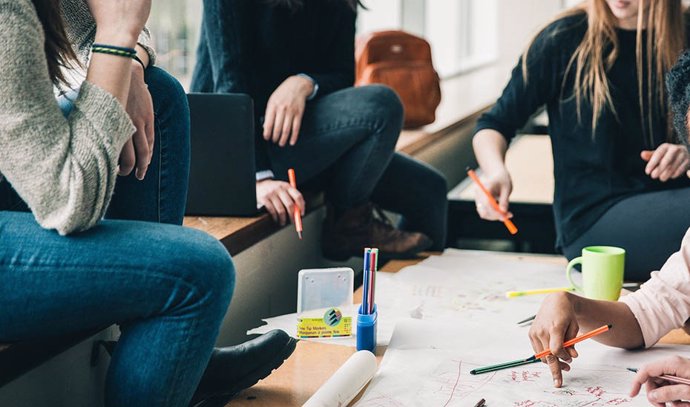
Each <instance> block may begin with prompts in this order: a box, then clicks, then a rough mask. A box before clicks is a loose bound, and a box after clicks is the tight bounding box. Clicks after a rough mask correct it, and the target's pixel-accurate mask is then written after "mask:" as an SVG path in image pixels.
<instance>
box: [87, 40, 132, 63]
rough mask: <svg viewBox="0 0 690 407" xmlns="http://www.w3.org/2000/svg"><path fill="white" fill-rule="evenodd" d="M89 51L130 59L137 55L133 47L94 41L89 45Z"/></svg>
mask: <svg viewBox="0 0 690 407" xmlns="http://www.w3.org/2000/svg"><path fill="white" fill-rule="evenodd" d="M91 52H95V53H98V54H108V55H115V56H120V57H125V58H132V59H134V58H135V57H136V56H137V51H136V50H135V49H134V48H127V47H118V46H115V45H107V44H96V43H94V44H93V45H92V46H91ZM142 65H143V64H142Z"/></svg>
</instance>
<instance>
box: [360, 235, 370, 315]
mask: <svg viewBox="0 0 690 407" xmlns="http://www.w3.org/2000/svg"><path fill="white" fill-rule="evenodd" d="M370 250H371V249H369V248H368V247H367V248H365V249H364V266H363V267H362V286H363V287H362V314H365V315H367V314H368V313H369V302H368V300H369V267H370V266H369V261H370V260H371V258H370V256H369V251H370Z"/></svg>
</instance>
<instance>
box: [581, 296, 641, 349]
mask: <svg viewBox="0 0 690 407" xmlns="http://www.w3.org/2000/svg"><path fill="white" fill-rule="evenodd" d="M568 295H569V296H570V300H571V301H572V302H573V306H574V308H575V315H576V316H577V322H578V324H579V325H580V331H581V332H587V331H591V330H593V329H596V328H599V327H600V326H602V325H607V324H611V325H613V328H612V329H611V330H610V331H608V332H607V333H605V334H602V335H599V336H597V337H596V338H595V339H596V340H597V341H599V342H601V343H603V344H605V345H609V346H615V347H617V348H625V349H636V348H640V347H643V346H644V338H643V336H642V330H641V329H640V325H639V323H638V322H637V319H636V318H635V316H634V315H633V313H632V311H630V308H628V306H627V305H625V304H624V303H622V302H615V301H596V300H590V299H587V298H584V297H580V296H576V295H573V294H568Z"/></svg>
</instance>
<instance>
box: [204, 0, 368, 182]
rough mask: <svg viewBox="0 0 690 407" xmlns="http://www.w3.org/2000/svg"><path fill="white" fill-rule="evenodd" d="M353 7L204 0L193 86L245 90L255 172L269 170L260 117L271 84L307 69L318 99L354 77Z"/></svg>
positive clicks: (331, 0) (320, 0)
mask: <svg viewBox="0 0 690 407" xmlns="http://www.w3.org/2000/svg"><path fill="white" fill-rule="evenodd" d="M355 17H356V12H355V11H354V10H352V9H351V8H350V7H349V6H348V5H347V2H345V1H342V0H305V1H304V5H303V6H302V7H301V8H299V9H297V10H290V9H288V8H286V7H283V6H271V5H269V4H268V3H267V1H265V0H205V1H204V22H203V28H202V35H201V40H200V44H199V50H198V61H197V67H196V69H195V75H194V78H193V81H192V90H193V91H195V92H238V93H247V94H249V95H250V96H252V98H253V99H254V105H255V106H254V107H255V116H256V119H257V126H256V128H257V134H256V142H257V171H259V170H266V169H270V162H269V161H268V158H267V155H266V151H265V149H266V143H267V142H266V141H264V140H263V138H262V137H261V132H262V127H261V122H260V121H261V119H262V118H263V116H264V113H265V111H266V104H267V102H268V99H269V97H270V96H271V94H272V93H273V91H274V90H275V89H276V88H277V87H278V86H279V85H280V84H281V83H282V82H283V81H284V80H285V79H287V78H288V77H289V76H292V75H295V74H298V73H304V74H307V75H309V76H311V77H312V78H314V79H315V80H316V82H317V83H318V85H319V91H318V94H317V98H318V97H319V96H323V95H326V94H329V93H332V92H335V91H337V90H340V89H343V88H346V87H349V86H352V85H353V83H354V75H355V73H354V38H355Z"/></svg>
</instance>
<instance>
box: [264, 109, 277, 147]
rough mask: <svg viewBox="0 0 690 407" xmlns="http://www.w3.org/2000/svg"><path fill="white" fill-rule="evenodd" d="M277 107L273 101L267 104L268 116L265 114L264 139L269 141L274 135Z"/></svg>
mask: <svg viewBox="0 0 690 407" xmlns="http://www.w3.org/2000/svg"><path fill="white" fill-rule="evenodd" d="M275 116H276V108H275V105H273V103H269V104H268V106H266V116H264V140H266V141H269V140H271V138H272V137H273V123H275V120H276V117H275Z"/></svg>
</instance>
